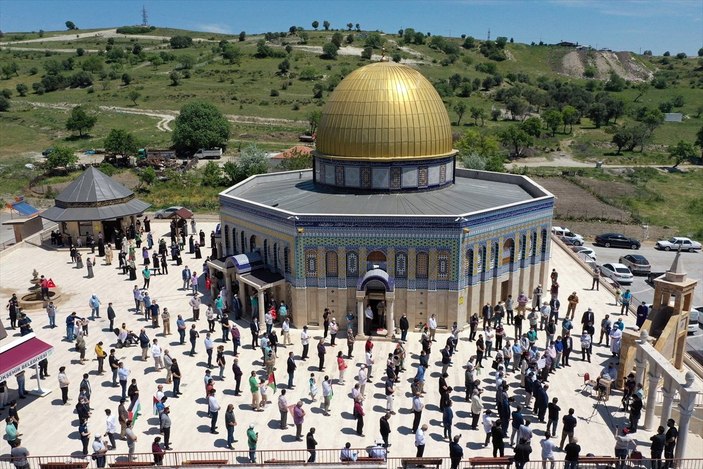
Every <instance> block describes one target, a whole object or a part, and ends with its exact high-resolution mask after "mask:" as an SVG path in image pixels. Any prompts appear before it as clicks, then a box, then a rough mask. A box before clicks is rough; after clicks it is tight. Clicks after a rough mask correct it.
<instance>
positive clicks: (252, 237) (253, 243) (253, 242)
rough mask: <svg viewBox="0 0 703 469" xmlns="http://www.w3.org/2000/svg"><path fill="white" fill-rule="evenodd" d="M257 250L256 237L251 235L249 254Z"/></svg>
mask: <svg viewBox="0 0 703 469" xmlns="http://www.w3.org/2000/svg"><path fill="white" fill-rule="evenodd" d="M255 249H256V235H251V238H249V252H252V251H254V250H255Z"/></svg>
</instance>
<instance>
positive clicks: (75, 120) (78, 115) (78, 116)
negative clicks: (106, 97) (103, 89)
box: [66, 106, 98, 137]
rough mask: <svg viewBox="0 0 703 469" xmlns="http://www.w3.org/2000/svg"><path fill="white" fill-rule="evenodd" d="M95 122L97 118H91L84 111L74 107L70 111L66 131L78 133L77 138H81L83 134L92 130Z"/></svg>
mask: <svg viewBox="0 0 703 469" xmlns="http://www.w3.org/2000/svg"><path fill="white" fill-rule="evenodd" d="M97 121H98V118H97V117H95V116H91V115H90V114H88V113H87V112H85V109H83V108H82V107H81V106H76V107H74V108H73V109H71V115H70V116H69V117H68V120H67V121H66V130H70V131H71V132H78V136H79V137H82V136H83V132H87V131H89V130H90V129H92V128H93V127H94V126H95V123H96V122H97Z"/></svg>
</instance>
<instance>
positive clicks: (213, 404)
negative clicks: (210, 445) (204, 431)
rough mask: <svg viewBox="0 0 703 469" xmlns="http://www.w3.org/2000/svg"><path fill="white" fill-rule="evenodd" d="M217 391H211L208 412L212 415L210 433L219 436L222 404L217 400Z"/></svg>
mask: <svg viewBox="0 0 703 469" xmlns="http://www.w3.org/2000/svg"><path fill="white" fill-rule="evenodd" d="M215 392H216V391H215V390H214V389H211V390H210V396H209V397H208V398H207V410H208V413H209V414H210V433H213V434H217V433H218V432H217V431H216V428H217V414H218V412H219V411H220V403H219V402H217V399H216V398H215Z"/></svg>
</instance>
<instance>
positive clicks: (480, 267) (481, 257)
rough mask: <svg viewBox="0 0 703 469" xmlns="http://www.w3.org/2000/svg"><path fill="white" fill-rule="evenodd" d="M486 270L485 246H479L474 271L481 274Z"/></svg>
mask: <svg viewBox="0 0 703 469" xmlns="http://www.w3.org/2000/svg"><path fill="white" fill-rule="evenodd" d="M485 271H486V246H481V247H479V248H478V264H477V265H476V272H478V273H479V274H482V273H484V272H485Z"/></svg>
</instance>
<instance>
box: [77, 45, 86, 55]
mask: <svg viewBox="0 0 703 469" xmlns="http://www.w3.org/2000/svg"><path fill="white" fill-rule="evenodd" d="M76 55H77V56H78V57H83V56H84V55H85V49H83V48H82V47H79V48H78V49H76Z"/></svg>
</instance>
